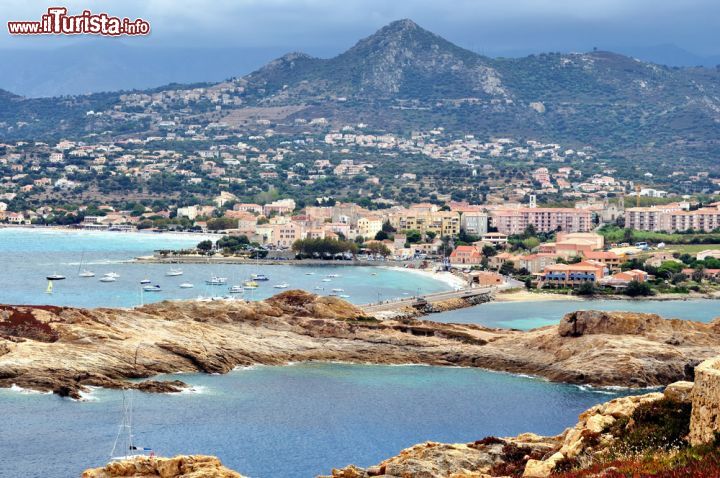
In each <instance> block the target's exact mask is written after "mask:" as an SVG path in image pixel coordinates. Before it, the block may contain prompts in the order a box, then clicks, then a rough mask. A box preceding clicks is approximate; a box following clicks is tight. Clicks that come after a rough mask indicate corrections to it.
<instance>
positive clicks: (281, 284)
mask: <svg viewBox="0 0 720 478" xmlns="http://www.w3.org/2000/svg"><path fill="white" fill-rule="evenodd" d="M273 287H275V288H276V289H287V288H288V287H290V284H288V283H287V282H282V283H280V284H275V285H274V286H273Z"/></svg>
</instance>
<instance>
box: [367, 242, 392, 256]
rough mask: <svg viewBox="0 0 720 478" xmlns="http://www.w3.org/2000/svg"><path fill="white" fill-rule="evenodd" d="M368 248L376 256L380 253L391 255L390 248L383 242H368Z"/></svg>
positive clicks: (381, 254)
mask: <svg viewBox="0 0 720 478" xmlns="http://www.w3.org/2000/svg"><path fill="white" fill-rule="evenodd" d="M367 250H368V252H369V253H370V254H372V255H375V256H377V255H380V256H383V257H387V256H389V255H390V249H388V247H387V246H386V245H385V244H383V243H382V242H371V243H370V244H368V246H367Z"/></svg>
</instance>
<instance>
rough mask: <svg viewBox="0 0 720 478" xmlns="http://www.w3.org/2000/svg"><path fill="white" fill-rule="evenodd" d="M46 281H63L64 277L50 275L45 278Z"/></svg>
mask: <svg viewBox="0 0 720 478" xmlns="http://www.w3.org/2000/svg"><path fill="white" fill-rule="evenodd" d="M45 278H46V279H47V280H65V276H64V275H62V274H50V275H49V276H47V277H45Z"/></svg>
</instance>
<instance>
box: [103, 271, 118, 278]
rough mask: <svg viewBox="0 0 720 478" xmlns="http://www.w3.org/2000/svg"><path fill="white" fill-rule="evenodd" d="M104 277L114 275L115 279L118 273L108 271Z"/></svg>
mask: <svg viewBox="0 0 720 478" xmlns="http://www.w3.org/2000/svg"><path fill="white" fill-rule="evenodd" d="M105 277H114V278H115V279H117V278H118V277H120V274H118V273H117V272H108V273H106V274H105Z"/></svg>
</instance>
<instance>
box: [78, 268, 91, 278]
mask: <svg viewBox="0 0 720 478" xmlns="http://www.w3.org/2000/svg"><path fill="white" fill-rule="evenodd" d="M78 276H80V277H95V273H94V272H93V271H89V270H87V269H84V270H83V271H82V272H80V273H79V274H78Z"/></svg>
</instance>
